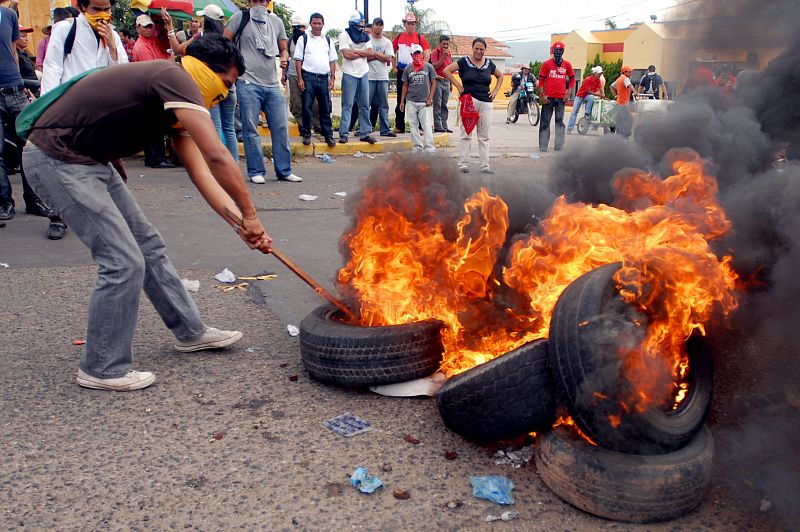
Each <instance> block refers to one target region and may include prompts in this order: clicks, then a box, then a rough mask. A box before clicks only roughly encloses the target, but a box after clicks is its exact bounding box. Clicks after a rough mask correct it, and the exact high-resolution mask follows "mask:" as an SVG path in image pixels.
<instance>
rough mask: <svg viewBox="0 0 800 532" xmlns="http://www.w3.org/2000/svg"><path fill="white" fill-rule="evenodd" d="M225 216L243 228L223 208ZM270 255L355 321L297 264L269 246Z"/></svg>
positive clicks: (232, 214) (236, 219)
mask: <svg viewBox="0 0 800 532" xmlns="http://www.w3.org/2000/svg"><path fill="white" fill-rule="evenodd" d="M225 216H226V217H227V218H228V220H230V221H231V222H232V223H233V224H234V225H235V226H236V227H241V228H244V222H243V221H242V219H241V218H240V217H238V216H237V215H235V214H234V213H233V212H231V210H230V209H228V208H227V207H225ZM270 253H272V254H273V255H274V256H275V258H276V259H278V260H279V261H281V262H282V263H283V265H284V266H286V267H287V268H289V270H291V271H292V273H294V274H295V275H297V276H298V277H299V278H300V279H301V280H302V281H303V282H305V283H306V284H307V285H308V286H310V287H311V288H313V289H314V292H316V293H317V294H319V295H320V296H321V297H323V298H324V299H326V300H327V301H329V302H330V303H332V304H333V305H334V306H335V307H336V308H338V309H339V310H341V311H342V312H343V313H344V315H345V316H347V318H348V319H350V320H355V319H356V316H355V314H353V312H352V311H351V310H350V309H349V308H347V307H346V306H345V304H344V303H342V302H341V300H339V299H338V298H336V297H335V296H334V295H333V294H331V293H330V292H328V291H327V290H325V288H323V286H322V285H321V284H319V283H318V282H317V281H315V280H314V278H313V277H311V276H310V275H308V274H307V273H306V272H305V271H303V269H302V268H300V267H299V266H298V265H297V264H295V263H294V262H292V260H291V259H289V257H287V256H286V255H284V254H283V252H282V251H281V250H279V249H278V248H276V247H275V246H270Z"/></svg>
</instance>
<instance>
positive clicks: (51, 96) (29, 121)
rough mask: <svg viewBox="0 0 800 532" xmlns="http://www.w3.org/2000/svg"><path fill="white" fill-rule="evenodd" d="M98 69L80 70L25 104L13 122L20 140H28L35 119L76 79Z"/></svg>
mask: <svg viewBox="0 0 800 532" xmlns="http://www.w3.org/2000/svg"><path fill="white" fill-rule="evenodd" d="M98 70H100V69H99V68H92V69H90V70H87V71H86V72H82V73H81V74H78V75H77V76H75V77H74V78H71V79H69V80H67V81H65V82H64V83H62V84H61V85H58V86H56V87H55V88H54V89H53V90H51V91H49V92H47V93H46V94H45V95H44V96H41V97H40V98H38V99H37V100H34V102H33V103H31V104H30V105H26V106H25V108H24V109H23V110H22V112H21V113H20V114H18V115H17V120H16V123H15V129H16V130H17V136H19V138H21V139H22V140H28V135H30V134H31V131H32V130H34V129H36V128H35V125H36V121H37V120H39V117H40V116H42V115H43V114H44V112H45V111H47V109H49V108H50V106H51V105H53V103H55V101H56V100H58V99H59V98H61V96H63V95H64V93H65V92H67V91H68V90H69V89H70V87H72V86H73V85H75V83H77V82H78V81H80V80H82V79H83V78H85V77H86V76H88V75H89V74H92V73H94V72H97V71H98ZM54 127H69V126H54Z"/></svg>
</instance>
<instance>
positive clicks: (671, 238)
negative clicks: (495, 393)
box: [339, 156, 737, 409]
mask: <svg viewBox="0 0 800 532" xmlns="http://www.w3.org/2000/svg"><path fill="white" fill-rule="evenodd" d="M704 170H705V169H704V163H703V161H702V160H701V159H700V158H699V157H697V156H687V157H685V158H684V160H680V161H677V162H675V163H674V164H673V171H674V175H671V176H669V177H667V178H666V179H660V178H659V177H657V176H653V175H651V174H648V173H646V172H643V171H640V170H627V171H625V172H621V173H619V174H618V176H617V177H616V178H615V180H614V182H613V187H614V189H615V191H616V193H617V198H618V199H617V201H616V203H615V205H614V206H609V205H597V206H592V205H586V204H582V203H572V204H571V203H568V202H567V200H566V199H565V198H564V197H561V198H558V199H557V200H556V201H555V203H554V205H553V206H552V208H551V211H550V213H549V215H548V217H547V218H546V219H545V220H544V221H543V222H542V224H541V225H540V227H539V228H538V230H537V231H536V232H535V233H534V234H531V235H530V236H528V238H527V239H523V240H518V241H516V242H515V243H514V244H512V245H511V246H510V249H509V250H508V254H507V257H505V258H506V261H507V265H506V266H505V267H504V268H501V269H499V270H498V268H499V265H498V261H499V259H501V258H503V257H500V253H501V251H502V249H503V245H504V244H505V242H506V239H507V236H508V235H507V234H506V232H507V229H508V208H507V206H506V204H505V203H504V202H503V200H502V199H501V198H499V197H497V196H493V195H491V194H490V193H489V192H488V191H487V190H485V189H481V190H480V191H478V192H476V193H475V194H473V195H472V196H471V197H469V198H468V199H467V201H466V202H465V204H464V206H463V209H462V210H461V213H460V214H455V213H451V214H449V215H443V214H442V213H447V199H446V197H445V196H444V195H446V193H445V192H443V191H440V194H439V195H437V194H432V193H431V190H427V189H425V186H426V184H429V183H428V182H427V181H425V179H424V177H423V176H420V175H418V174H419V173H415V174H414V175H413V176H408V175H405V174H403V172H402V171H400V170H395V169H389V171H390V175H389V177H388V178H385V179H384V180H383V181H382V182H381V186H370V182H369V181H366V182H365V185H364V187H363V189H362V198H361V201H360V203H359V205H358V211H359V212H358V216H357V220H356V224H355V226H354V227H353V229H352V230H350V231H349V232H348V233H346V234H345V236H344V237H343V243H344V244H345V245H346V247H347V248H348V249H349V251H350V254H351V257H350V259H349V261H348V262H347V264H346V265H345V266H344V267H343V268H342V269H341V270H340V272H339V282H340V284H341V285H343V287H344V288H345V290H347V291H349V292H350V293H351V294H352V295H353V296H354V298H355V299H356V300H357V302H358V305H359V306H360V311H361V322H360V323H361V324H362V325H385V324H397V323H408V322H412V321H417V320H424V319H428V318H435V319H439V320H442V321H443V322H444V323H445V331H444V333H443V340H444V345H445V358H444V362H443V364H442V369H443V370H444V371H445V372H446V373H447V375H448V376H453V375H455V374H458V373H460V372H462V371H465V370H467V369H469V368H471V367H473V366H475V365H478V364H481V363H483V362H486V361H488V360H491V359H492V358H494V357H496V356H499V355H500V354H503V353H506V352H508V351H510V350H512V349H515V348H516V347H519V346H520V345H523V344H524V343H527V342H529V341H532V340H535V339H538V338H544V337H546V336H547V334H548V329H549V326H550V316H551V314H552V311H553V307H554V306H555V303H556V301H557V300H558V297H559V296H560V295H561V293H562V291H563V290H564V288H566V287H567V285H569V284H570V283H571V282H572V281H574V280H575V279H577V278H578V277H579V276H581V275H582V274H584V273H586V272H588V271H591V270H592V269H594V268H596V267H598V266H601V265H604V264H608V263H612V262H622V268H621V269H620V270H619V271H618V272H617V274H616V276H615V282H616V283H617V286H618V289H619V291H620V294H621V296H622V297H623V299H624V300H625V301H627V302H629V303H631V304H632V305H634V307H636V308H637V309H638V310H640V311H641V312H643V313H644V314H645V315H646V316H647V335H646V340H645V341H644V342H643V343H642V345H640V346H638V347H636V348H634V349H631V350H630V352H625V353H619V355H620V356H621V357H622V358H623V365H622V366H623V368H622V371H623V373H624V375H625V376H626V377H627V378H628V379H629V380H630V381H631V382H634V383H636V390H635V394H634V395H635V397H631V398H630V399H629V400H627V401H626V402H627V403H629V404H628V405H625V408H638V409H642V408H645V407H647V406H649V405H652V404H659V405H660V404H661V403H664V402H672V403H677V402H679V401H680V400H681V399H682V398H683V396H685V395H686V393H687V389H686V383H685V382H683V380H684V378H685V377H686V374H687V369H688V359H687V356H686V353H685V348H684V342H685V341H686V339H688V338H689V336H690V335H691V334H692V333H693V332H694V331H697V332H699V333H701V334H703V333H704V332H705V329H704V325H705V324H706V323H707V322H708V321H709V320H710V319H711V317H712V313H713V312H715V311H717V310H719V311H721V312H722V314H727V313H729V312H730V311H732V310H733V309H734V308H735V307H736V298H735V295H734V291H735V288H736V281H737V276H736V274H735V272H734V271H733V269H732V268H731V258H730V257H724V258H722V259H719V258H718V257H717V256H716V255H715V253H714V252H713V251H712V249H711V248H710V245H709V242H710V241H712V240H713V239H716V238H719V237H720V236H721V235H723V234H725V232H726V231H728V230H729V228H730V222H729V221H728V220H727V218H726V216H725V213H724V212H723V210H722V208H721V206H720V205H719V203H718V201H717V198H716V193H717V185H716V180H715V179H714V177H713V176H711V175H708V174H707V173H706V172H705V171H704ZM422 173H424V172H422ZM423 190H425V193H424V194H423ZM437 210H438V214H437ZM504 288H505V290H506V291H508V288H511V289H513V291H514V293H516V295H517V296H518V297H519V298H520V299H521V301H522V304H519V303H517V304H509V297H508V295H507V294H504V297H503V298H501V299H502V300H503V302H502V303H501V302H500V301H499V299H498V295H499V294H500V293H501V291H502V290H503V289H504Z"/></svg>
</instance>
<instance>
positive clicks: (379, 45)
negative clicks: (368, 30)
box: [369, 35, 394, 81]
mask: <svg viewBox="0 0 800 532" xmlns="http://www.w3.org/2000/svg"><path fill="white" fill-rule="evenodd" d="M370 42H372V49H373V50H375V51H376V52H378V53H379V54H386V55H388V56H389V57H394V46H392V41H390V40H389V39H387V38H386V37H384V36H383V35H381V38H380V39H370ZM391 65H392V63H391V62H389V64H388V65H387V64H386V63H384V62H383V61H379V60H377V59H375V60H374V61H370V62H369V79H371V80H375V81H389V68H391Z"/></svg>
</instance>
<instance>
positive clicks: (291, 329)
mask: <svg viewBox="0 0 800 532" xmlns="http://www.w3.org/2000/svg"><path fill="white" fill-rule="evenodd" d="M286 332H288V333H289V336H297V335H299V334H300V329H298V328H297V326H296V325H287V326H286Z"/></svg>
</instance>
